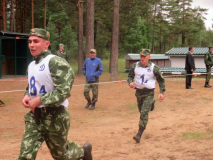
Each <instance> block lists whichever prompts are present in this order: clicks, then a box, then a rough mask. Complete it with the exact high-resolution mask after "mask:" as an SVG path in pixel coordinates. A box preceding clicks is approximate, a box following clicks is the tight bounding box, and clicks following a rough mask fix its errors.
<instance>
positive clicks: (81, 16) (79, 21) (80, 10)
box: [78, 0, 83, 74]
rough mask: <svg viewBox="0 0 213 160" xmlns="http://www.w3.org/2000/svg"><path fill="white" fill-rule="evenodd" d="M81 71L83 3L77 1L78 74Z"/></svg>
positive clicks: (80, 0) (79, 0)
mask: <svg viewBox="0 0 213 160" xmlns="http://www.w3.org/2000/svg"><path fill="white" fill-rule="evenodd" d="M82 69H83V2H82V0H78V74H82Z"/></svg>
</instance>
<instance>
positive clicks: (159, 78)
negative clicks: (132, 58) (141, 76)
mask: <svg viewBox="0 0 213 160" xmlns="http://www.w3.org/2000/svg"><path fill="white" fill-rule="evenodd" d="M138 65H139V66H141V67H142V65H141V62H139V63H138ZM149 66H151V62H149V63H148V65H147V67H149ZM135 67H136V63H134V64H133V65H132V67H130V70H129V74H128V79H127V82H128V83H129V84H130V83H132V82H134V78H135ZM153 73H154V75H155V78H156V79H157V82H158V83H159V88H160V93H162V94H163V93H164V92H165V91H166V87H165V81H164V78H163V75H162V73H161V71H160V68H159V66H157V65H154V69H153Z"/></svg>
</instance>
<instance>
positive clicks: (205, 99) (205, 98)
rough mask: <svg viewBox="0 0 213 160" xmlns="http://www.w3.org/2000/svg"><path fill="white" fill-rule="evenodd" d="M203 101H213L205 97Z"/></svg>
mask: <svg viewBox="0 0 213 160" xmlns="http://www.w3.org/2000/svg"><path fill="white" fill-rule="evenodd" d="M202 99H204V100H207V101H211V100H212V99H209V98H205V97H203V98H202Z"/></svg>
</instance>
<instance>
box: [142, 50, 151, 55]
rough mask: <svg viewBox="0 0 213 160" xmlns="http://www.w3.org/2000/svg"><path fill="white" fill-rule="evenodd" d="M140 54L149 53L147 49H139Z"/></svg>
mask: <svg viewBox="0 0 213 160" xmlns="http://www.w3.org/2000/svg"><path fill="white" fill-rule="evenodd" d="M140 55H143V56H147V55H150V50H149V49H141V52H140Z"/></svg>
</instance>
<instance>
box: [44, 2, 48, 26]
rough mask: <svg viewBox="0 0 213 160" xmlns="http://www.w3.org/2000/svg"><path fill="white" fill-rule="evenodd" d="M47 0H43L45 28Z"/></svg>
mask: <svg viewBox="0 0 213 160" xmlns="http://www.w3.org/2000/svg"><path fill="white" fill-rule="evenodd" d="M46 12H47V0H44V29H46Z"/></svg>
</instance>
